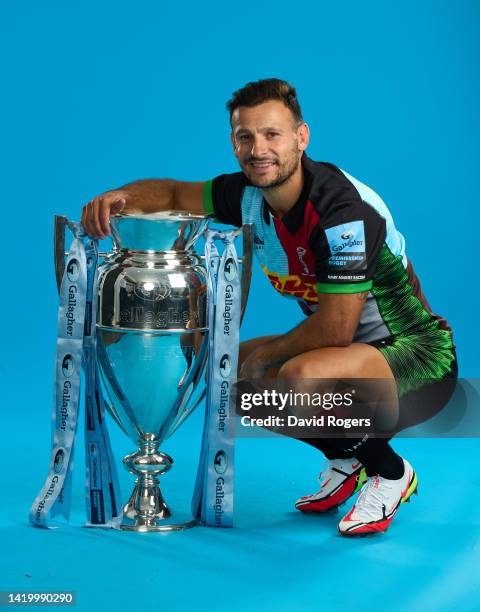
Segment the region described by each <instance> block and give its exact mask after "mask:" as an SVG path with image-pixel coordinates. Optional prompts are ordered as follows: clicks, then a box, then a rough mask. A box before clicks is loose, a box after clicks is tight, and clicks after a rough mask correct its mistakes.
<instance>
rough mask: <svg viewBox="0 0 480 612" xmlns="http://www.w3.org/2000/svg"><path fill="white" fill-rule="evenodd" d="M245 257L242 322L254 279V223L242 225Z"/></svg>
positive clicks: (243, 266) (243, 261) (243, 262)
mask: <svg viewBox="0 0 480 612" xmlns="http://www.w3.org/2000/svg"><path fill="white" fill-rule="evenodd" d="M242 237H243V257H242V281H241V283H242V303H241V308H240V324H241V323H242V321H243V315H244V314H245V308H246V307H247V300H248V294H249V292H250V285H251V281H252V261H253V225H252V224H251V223H248V224H246V225H243V226H242Z"/></svg>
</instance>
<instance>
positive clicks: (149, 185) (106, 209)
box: [82, 179, 205, 238]
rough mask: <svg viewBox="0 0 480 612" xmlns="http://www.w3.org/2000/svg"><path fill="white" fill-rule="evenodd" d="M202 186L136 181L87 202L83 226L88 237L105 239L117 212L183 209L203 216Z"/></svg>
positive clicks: (161, 180)
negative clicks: (111, 220) (110, 222)
mask: <svg viewBox="0 0 480 612" xmlns="http://www.w3.org/2000/svg"><path fill="white" fill-rule="evenodd" d="M204 185H205V183H204V182H195V183H192V182H186V181H175V180H173V179H144V180H140V181H135V182H133V183H129V184H128V185H124V186H123V187H120V188H119V189H114V190H112V191H107V192H105V193H103V194H101V195H99V196H97V197H95V198H93V199H92V200H90V202H88V203H87V204H86V205H85V206H84V207H83V210H82V224H83V227H84V228H85V231H86V232H87V234H89V235H90V236H93V237H95V238H105V236H107V235H108V234H110V225H109V219H110V217H111V216H112V215H114V214H116V213H118V212H120V211H123V212H126V213H131V214H133V213H143V214H148V213H153V212H160V211H164V210H183V211H189V212H194V213H200V214H203V213H204V212H205V209H204V205H203V189H204Z"/></svg>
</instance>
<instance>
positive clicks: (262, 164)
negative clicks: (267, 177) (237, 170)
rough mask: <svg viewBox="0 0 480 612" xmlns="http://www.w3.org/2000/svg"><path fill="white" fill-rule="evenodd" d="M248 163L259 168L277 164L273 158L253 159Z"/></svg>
mask: <svg viewBox="0 0 480 612" xmlns="http://www.w3.org/2000/svg"><path fill="white" fill-rule="evenodd" d="M248 163H249V165H250V166H253V167H254V168H258V169H265V168H270V167H271V166H275V165H276V162H275V161H272V160H262V161H253V160H251V161H249V162H248Z"/></svg>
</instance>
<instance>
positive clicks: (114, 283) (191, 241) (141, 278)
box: [55, 211, 253, 531]
mask: <svg viewBox="0 0 480 612" xmlns="http://www.w3.org/2000/svg"><path fill="white" fill-rule="evenodd" d="M206 223H207V219H206V218H205V217H203V216H201V215H195V214H189V213H178V212H176V211H167V212H162V213H154V214H150V215H141V216H137V215H131V216H130V215H117V216H115V217H113V218H112V219H111V220H110V226H111V230H112V238H113V251H112V252H111V253H101V256H103V257H104V262H103V264H102V266H101V267H100V270H99V281H98V300H99V302H98V315H97V345H98V350H97V359H98V361H99V364H100V370H101V373H102V380H103V383H104V387H105V389H106V391H107V395H108V397H109V398H110V402H111V404H109V403H108V402H107V407H108V411H109V413H110V415H111V416H112V417H113V419H114V420H115V421H116V422H117V423H118V425H119V426H120V427H121V429H122V430H123V431H124V432H125V433H126V434H127V436H129V437H130V438H131V439H132V440H133V441H134V442H135V443H136V444H137V445H138V447H139V448H138V450H137V451H136V452H134V453H131V454H129V455H127V456H126V457H125V458H124V459H123V462H124V464H125V466H126V468H127V469H128V470H129V471H130V472H131V473H132V474H134V475H135V476H136V482H135V487H134V490H133V492H132V494H131V496H130V499H129V501H128V502H127V504H126V506H125V507H124V516H123V521H122V524H121V528H122V529H126V530H131V531H172V530H180V529H185V528H187V527H192V526H193V525H195V524H196V523H197V520H196V519H192V517H191V516H190V517H188V519H187V520H185V519H184V518H182V517H181V516H180V515H178V516H176V515H173V516H172V514H171V512H170V510H169V508H168V506H167V504H166V503H165V501H164V500H163V497H162V494H161V492H160V487H159V480H158V476H159V475H161V474H164V473H165V472H167V471H168V470H169V469H170V468H171V466H172V464H173V460H172V458H171V457H169V456H168V455H167V454H166V453H164V452H161V451H160V450H159V446H160V444H161V443H162V441H163V440H164V439H165V438H168V437H169V436H171V435H172V434H173V433H174V431H175V430H176V429H177V428H178V427H179V425H180V424H181V423H183V421H184V420H185V419H186V418H187V417H188V416H189V415H190V414H191V412H192V411H193V410H194V409H195V407H196V406H197V405H198V404H199V403H200V401H201V400H202V398H203V397H204V394H205V389H203V392H202V391H201V386H202V385H201V384H200V383H202V382H203V376H202V374H203V370H204V366H205V363H206V358H207V347H208V328H207V320H208V318H207V272H206V270H205V266H204V263H203V257H201V256H199V255H198V254H197V253H196V252H195V251H194V246H195V243H196V241H197V239H198V238H199V236H200V235H201V233H202V230H203V229H204V227H205V224H206ZM252 234H253V232H252V228H251V226H244V228H243V260H242V263H243V265H242V307H241V313H242V315H243V312H244V309H245V305H246V301H247V297H248V289H249V285H250V278H251V265H252V237H253V235H252ZM64 254H65V217H56V218H55V264H56V276H57V284H58V285H60V282H61V279H62V276H63V269H64V265H65V264H64Z"/></svg>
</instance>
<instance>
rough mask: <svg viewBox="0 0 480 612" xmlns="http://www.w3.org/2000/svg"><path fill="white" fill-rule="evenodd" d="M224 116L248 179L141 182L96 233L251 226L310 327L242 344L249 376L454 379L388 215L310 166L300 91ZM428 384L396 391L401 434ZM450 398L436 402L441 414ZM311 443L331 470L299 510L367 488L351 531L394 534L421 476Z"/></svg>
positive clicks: (264, 257)
mask: <svg viewBox="0 0 480 612" xmlns="http://www.w3.org/2000/svg"><path fill="white" fill-rule="evenodd" d="M227 108H228V110H229V112H230V122H231V129H232V131H231V142H232V146H233V151H234V155H235V157H236V158H237V160H238V162H239V164H240V167H241V169H242V172H238V173H234V174H230V175H221V176H218V177H216V178H215V179H213V180H212V181H207V182H198V183H188V182H179V181H174V180H141V181H137V182H134V183H131V184H129V185H126V186H125V187H122V188H121V189H118V190H115V191H110V192H107V193H105V194H103V195H100V196H98V197H96V198H94V199H93V200H92V201H91V202H89V203H88V204H87V205H86V206H85V207H84V209H83V214H82V223H83V225H84V227H85V229H86V231H87V232H88V233H89V234H90V235H92V236H96V237H100V238H104V237H105V236H106V235H107V234H109V231H110V230H109V217H110V215H112V214H115V213H117V212H119V211H120V210H123V211H124V212H143V213H149V212H154V211H158V210H168V209H175V210H190V211H194V212H205V211H206V212H207V213H209V214H212V215H214V216H215V217H216V218H217V219H218V220H219V221H220V222H223V223H228V224H232V225H236V226H240V225H242V223H252V224H253V226H254V231H255V252H256V254H257V256H258V257H259V259H260V263H261V266H262V269H263V271H264V272H265V274H266V275H267V276H268V278H269V279H270V281H271V283H272V285H273V287H274V288H275V289H276V290H277V291H279V292H280V293H281V294H282V295H284V296H286V297H291V298H294V299H296V300H298V302H299V303H300V305H301V307H302V310H303V311H304V312H305V314H307V315H308V317H307V318H306V319H305V320H304V321H303V322H302V323H301V324H300V325H298V326H297V327H296V328H294V329H292V330H291V331H289V332H288V333H285V334H283V335H278V336H270V337H262V338H255V339H252V340H249V341H247V342H243V343H242V345H241V349H240V364H241V365H240V376H241V377H242V378H261V377H262V376H264V375H267V374H268V375H274V376H278V377H284V378H290V379H302V378H310V379H312V378H328V379H350V378H369V379H388V380H391V381H393V382H394V381H395V380H397V379H398V380H399V379H400V378H410V379H434V380H442V379H443V380H445V379H448V378H450V379H451V380H454V379H455V377H456V375H457V365H456V357H455V349H454V345H453V341H452V333H451V330H450V328H449V326H448V324H447V323H446V321H445V320H443V319H441V318H440V317H438V316H437V315H434V314H433V313H432V312H431V310H430V308H429V306H428V304H427V302H426V300H425V298H424V296H423V294H422V292H421V290H420V286H419V283H418V279H417V277H416V276H415V273H414V271H413V268H412V266H411V264H410V262H409V261H408V259H407V257H406V255H405V243H404V239H403V236H402V235H401V234H400V233H399V232H398V231H397V230H396V228H395V225H394V223H393V219H392V217H391V214H390V212H389V211H388V209H387V207H386V206H385V204H384V203H383V201H382V200H381V199H380V197H379V196H378V195H377V194H376V193H375V192H374V191H372V190H371V189H369V188H368V187H366V186H365V185H363V184H362V183H360V182H359V181H357V180H356V179H354V178H353V177H351V176H350V175H348V174H347V173H346V172H343V171H341V170H340V169H338V168H337V167H335V166H334V165H332V164H328V163H319V162H314V161H312V160H311V159H309V158H308V157H307V155H306V154H305V150H306V149H307V146H308V143H309V128H308V126H307V124H306V123H305V122H304V121H303V118H302V113H301V109H300V106H299V103H298V100H297V97H296V92H295V89H294V88H293V87H292V86H291V85H289V84H288V83H286V82H284V81H281V80H278V79H265V80H261V81H258V82H254V83H248V84H247V85H246V86H245V87H243V88H242V89H240V90H239V91H237V92H235V93H234V95H233V97H232V99H231V100H230V101H229V102H228V104H227ZM272 373H273V374H272ZM421 388H422V384H421V383H420V384H417V385H415V384H414V385H410V387H409V386H408V384H407V386H406V388H404V389H403V391H402V389H401V388H400V385H398V395H399V398H398V401H399V404H398V405H399V415H400V416H399V418H400V426H399V428H402V427H405V426H407V425H408V424H411V423H412V422H413V421H414V420H415V419H414V418H413V421H412V406H415V403H414V400H415V398H416V397H417V394H418V393H419V389H420V390H421ZM420 392H421V391H420ZM448 395H449V393H446V394H444V395H443V396H440V397H439V396H438V394H437V395H436V405H435V406H434V407H433V412H435V411H437V410H438V409H440V408H441V407H442V406H443V405H444V403H445V402H446V400H447V399H448ZM423 397H425V394H424V396H423ZM417 420H418V418H417ZM308 442H309V443H310V444H312V445H314V446H315V447H316V448H318V449H320V450H322V451H323V452H324V453H325V455H326V456H327V459H328V460H329V463H328V468H327V469H326V471H325V472H323V473H322V474H321V475H320V484H321V488H320V491H319V492H318V493H316V494H314V495H311V496H306V497H304V498H301V499H300V500H298V501H297V504H296V506H297V508H298V509H299V510H302V511H304V512H326V511H329V510H331V509H333V508H336V507H338V506H339V505H341V504H343V503H344V502H345V501H346V500H347V499H348V498H349V497H350V496H352V495H353V494H354V493H355V492H356V491H358V490H359V489H360V488H361V489H362V490H361V493H360V495H359V496H358V498H357V500H356V503H355V504H354V505H353V507H352V508H351V510H350V511H349V512H348V513H347V514H346V515H345V516H344V517H343V518H342V520H341V521H340V523H339V525H338V528H339V531H340V533H342V534H343V535H364V534H368V533H373V532H379V531H385V530H386V529H387V528H388V526H389V525H390V523H391V521H392V519H393V517H394V516H395V514H396V512H397V510H398V508H399V506H400V504H402V503H403V502H405V501H408V500H409V497H410V496H411V495H412V493H414V492H416V489H417V476H416V474H415V471H414V470H413V468H412V466H411V465H410V464H409V463H408V461H406V460H405V459H403V458H401V457H399V456H398V455H397V454H396V453H395V452H394V450H393V449H392V447H391V446H390V444H389V442H388V440H387V439H382V438H372V437H369V436H364V437H363V438H362V439H358V440H352V439H350V440H349V439H330V440H322V439H311V440H308ZM362 485H363V488H362Z"/></svg>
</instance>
